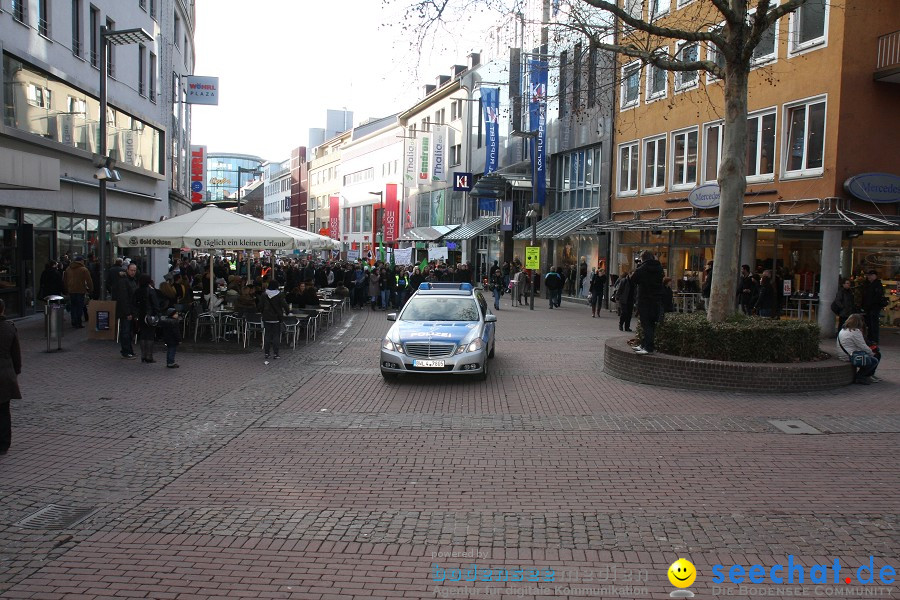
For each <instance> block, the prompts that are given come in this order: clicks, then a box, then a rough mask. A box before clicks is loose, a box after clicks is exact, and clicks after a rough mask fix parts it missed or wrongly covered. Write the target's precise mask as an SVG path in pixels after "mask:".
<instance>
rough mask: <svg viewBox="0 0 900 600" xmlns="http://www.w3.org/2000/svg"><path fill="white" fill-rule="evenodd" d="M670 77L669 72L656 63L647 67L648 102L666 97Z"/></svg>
mask: <svg viewBox="0 0 900 600" xmlns="http://www.w3.org/2000/svg"><path fill="white" fill-rule="evenodd" d="M668 79H669V76H668V72H667V71H666V70H665V69H661V68H659V67H657V66H656V65H649V66H648V67H647V102H652V101H654V100H659V99H660V98H665V97H666V86H667V84H668Z"/></svg>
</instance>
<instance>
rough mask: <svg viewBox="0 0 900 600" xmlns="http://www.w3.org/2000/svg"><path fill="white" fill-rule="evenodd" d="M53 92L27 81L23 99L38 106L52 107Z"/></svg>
mask: <svg viewBox="0 0 900 600" xmlns="http://www.w3.org/2000/svg"><path fill="white" fill-rule="evenodd" d="M52 98H53V93H52V92H51V91H50V90H48V89H47V88H45V87H40V86H37V85H34V84H33V83H29V84H28V86H27V87H26V88H25V101H26V102H27V103H28V104H30V105H31V106H36V107H38V108H47V109H49V108H52Z"/></svg>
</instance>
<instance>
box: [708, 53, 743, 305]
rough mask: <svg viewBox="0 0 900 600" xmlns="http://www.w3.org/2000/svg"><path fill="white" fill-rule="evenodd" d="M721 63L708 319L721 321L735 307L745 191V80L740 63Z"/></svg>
mask: <svg viewBox="0 0 900 600" xmlns="http://www.w3.org/2000/svg"><path fill="white" fill-rule="evenodd" d="M734 62H736V61H731V60H729V61H728V63H727V64H726V65H725V82H724V85H725V132H724V140H723V151H722V164H721V166H720V167H719V188H720V191H721V197H720V201H719V202H720V204H719V226H718V230H717V232H716V251H715V255H714V259H713V273H712V278H713V279H712V289H711V291H710V297H709V313H708V315H707V316H708V318H709V320H710V321H711V322H713V323H721V322H722V321H724V320H725V319H726V318H727V317H728V316H729V315H730V314H731V313H733V312H734V309H735V294H736V293H737V284H738V272H739V265H738V263H739V262H740V243H741V224H742V222H743V217H744V193H745V192H746V191H747V176H746V174H747V80H748V76H749V72H748V71H747V70H746V67H745V66H744V65H740V64H734Z"/></svg>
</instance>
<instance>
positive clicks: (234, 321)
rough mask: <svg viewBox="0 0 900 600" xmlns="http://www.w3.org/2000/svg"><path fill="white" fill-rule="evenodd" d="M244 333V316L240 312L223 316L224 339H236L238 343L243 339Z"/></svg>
mask: <svg viewBox="0 0 900 600" xmlns="http://www.w3.org/2000/svg"><path fill="white" fill-rule="evenodd" d="M243 333H244V316H243V315H241V314H238V313H230V314H226V315H224V316H223V317H222V339H223V340H226V341H230V340H231V339H232V338H234V339H236V340H237V341H238V343H240V341H241V335H242V334H243Z"/></svg>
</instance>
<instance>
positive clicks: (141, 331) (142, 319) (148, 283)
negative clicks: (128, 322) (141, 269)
mask: <svg viewBox="0 0 900 600" xmlns="http://www.w3.org/2000/svg"><path fill="white" fill-rule="evenodd" d="M134 307H135V317H136V319H135V323H134V324H135V326H136V327H137V333H138V341H139V342H140V344H141V362H144V363H155V362H156V361H155V360H153V343H154V342H155V341H156V326H157V325H159V317H160V310H161V304H160V301H159V295H158V293H157V291H156V288H155V287H154V286H153V279H152V278H151V277H150V276H149V275H147V274H146V273H145V274H143V275H141V277H140V279H138V289H137V291H136V292H135V293H134Z"/></svg>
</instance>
